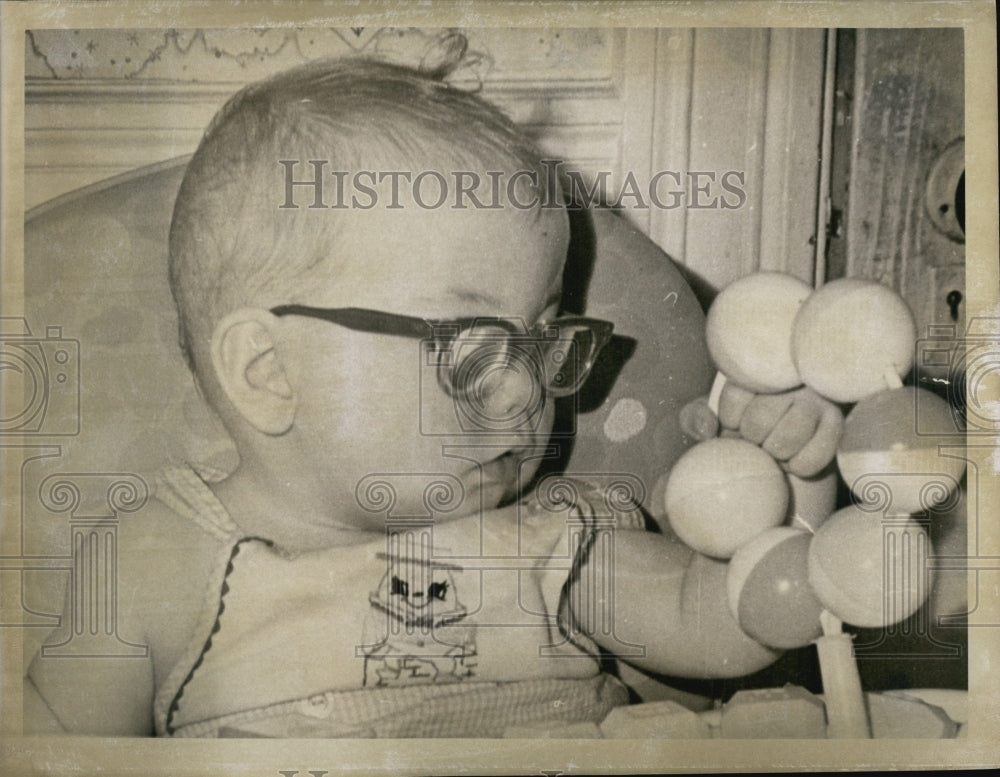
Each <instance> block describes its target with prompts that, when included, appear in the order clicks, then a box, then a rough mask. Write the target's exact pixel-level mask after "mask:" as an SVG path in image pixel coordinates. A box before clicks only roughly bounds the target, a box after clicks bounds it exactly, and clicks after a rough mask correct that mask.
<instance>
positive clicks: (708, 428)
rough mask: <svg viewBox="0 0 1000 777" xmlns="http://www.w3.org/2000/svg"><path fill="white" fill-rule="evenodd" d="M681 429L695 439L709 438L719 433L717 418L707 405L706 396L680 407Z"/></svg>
mask: <svg viewBox="0 0 1000 777" xmlns="http://www.w3.org/2000/svg"><path fill="white" fill-rule="evenodd" d="M680 425H681V431H682V432H684V434H686V435H688V437H691V438H693V439H695V440H698V441H702V440H710V439H711V438H713V437H715V436H716V435H717V434H718V433H719V419H718V418H717V417H716V415H715V413H713V412H712V411H711V409H710V408H709V407H708V397H698V398H697V399H693V400H691V401H690V402H688V403H687V404H686V405H684V407H682V408H681V414H680Z"/></svg>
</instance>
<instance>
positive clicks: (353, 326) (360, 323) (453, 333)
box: [269, 303, 615, 397]
mask: <svg viewBox="0 0 1000 777" xmlns="http://www.w3.org/2000/svg"><path fill="white" fill-rule="evenodd" d="M269 312H270V313H271V314H272V315H275V316H278V317H279V318H281V317H283V316H304V317H306V318H314V319H320V320H322V321H327V322H329V323H331V324H336V325H338V326H342V327H344V328H346V329H350V330H352V331H355V332H366V333H370V334H384V335H390V336H394V337H409V338H414V339H421V340H430V341H435V342H437V341H438V340H440V339H442V333H446V334H445V336H446V337H447V338H450V339H451V341H454V340H456V339H457V338H458V337H459V335H460V334H461V333H462V332H463V331H466V330H468V329H471V328H472V327H474V326H476V325H482V324H484V323H485V324H489V325H491V326H499V327H500V328H501V329H504V330H506V331H507V332H508V333H509V334H511V335H515V336H518V335H519V336H521V337H524V338H527V337H531V336H532V335H531V334H530V333H531V332H534V331H536V330H537V329H538V328H539V327H545V326H552V325H553V324H555V323H556V322H557V321H558V322H561V323H563V324H567V325H574V324H575V325H578V326H584V327H586V328H587V329H589V330H590V331H591V332H592V333H593V336H594V343H595V344H594V346H593V348H592V349H591V354H590V358H589V360H588V361H587V363H586V364H584V365H583V366H582V367H580V368H579V372H580V374H581V375H582V376H583V377H582V378H581V379H580V380H579V381H578V385H576V386H575V387H574V388H573V389H572V390H570V391H565V392H559V391H556V390H554V389H553V388H551V387H549V386H544V389H545V390H546V391H547V392H548V393H549V394H551V395H552V396H556V397H559V396H572V395H573V394H575V393H576V392H577V391H579V390H580V388H581V387H582V386H583V384H584V383H585V382H586V379H587V377H588V376H589V374H590V371H591V369H593V366H594V363H595V362H596V361H597V356H598V354H600V352H601V350H602V349H603V348H604V346H606V345H607V344H608V341H609V340H610V339H611V335H612V333H613V332H614V326H615V325H614V324H613V323H612V322H610V321H605V320H603V319H599V318H588V317H587V316H556V317H555V318H554V319H552V320H551V321H544V322H540V323H538V324H535V325H534V326H533V327H531V330H530V332H529V333H525V332H524V331H518V330H519V328H518V327H517V325H516V324H514V323H513V322H512V320H511V319H510V318H504V317H502V316H466V317H462V318H455V319H429V318H421V317H419V316H408V315H404V314H401V313H387V312H385V311H382V310H372V309H370V308H356V307H347V308H322V307H315V306H312V305H301V304H298V303H291V304H285V305H277V306H275V307H272V308H270V311H269ZM522 329H523V328H522ZM439 383H441V385H442V389H443V390H444V391H445V392H446V393H448V394H449V395H451V392H450V391H449V390H448V389H447V388H445V385H444V383H443V382H441V380H440V379H439Z"/></svg>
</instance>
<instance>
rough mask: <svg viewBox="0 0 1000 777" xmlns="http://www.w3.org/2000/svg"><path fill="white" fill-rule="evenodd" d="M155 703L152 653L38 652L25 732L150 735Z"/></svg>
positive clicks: (27, 693)
mask: <svg viewBox="0 0 1000 777" xmlns="http://www.w3.org/2000/svg"><path fill="white" fill-rule="evenodd" d="M49 642H50V643H52V642H53V640H49ZM152 709H153V667H152V662H151V660H150V658H149V657H148V656H147V657H145V658H117V657H111V656H105V657H97V658H82V657H80V656H61V657H58V658H56V657H43V656H41V655H38V656H36V657H35V660H34V661H33V662H32V664H31V667H30V668H29V670H28V676H27V678H26V679H25V683H24V732H25V733H26V734H41V733H52V732H57V731H68V732H72V733H75V734H103V735H108V736H150V735H152V733H153V716H152Z"/></svg>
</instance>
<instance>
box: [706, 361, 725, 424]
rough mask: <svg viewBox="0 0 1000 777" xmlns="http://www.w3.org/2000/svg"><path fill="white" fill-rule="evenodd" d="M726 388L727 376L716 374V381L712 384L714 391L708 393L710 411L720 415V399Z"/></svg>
mask: <svg viewBox="0 0 1000 777" xmlns="http://www.w3.org/2000/svg"><path fill="white" fill-rule="evenodd" d="M725 386H726V376H725V375H723V374H722V373H721V372H716V373H715V380H714V381H713V382H712V389H711V391H709V392H708V409H709V410H711V411H712V412H713V413H715V415H716V416H718V415H719V398H720V397H721V396H722V389H724V388H725Z"/></svg>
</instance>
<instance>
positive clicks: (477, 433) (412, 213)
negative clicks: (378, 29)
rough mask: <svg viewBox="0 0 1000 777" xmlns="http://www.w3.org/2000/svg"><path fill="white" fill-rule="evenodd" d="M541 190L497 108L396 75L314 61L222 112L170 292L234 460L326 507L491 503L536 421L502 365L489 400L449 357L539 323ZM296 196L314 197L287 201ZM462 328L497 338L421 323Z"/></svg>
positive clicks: (185, 210) (405, 73) (543, 295)
mask: <svg viewBox="0 0 1000 777" xmlns="http://www.w3.org/2000/svg"><path fill="white" fill-rule="evenodd" d="M548 172H549V171H548V170H547V169H546V167H545V165H544V164H543V163H542V160H541V158H540V155H539V153H538V152H537V150H536V149H535V147H534V146H533V144H532V143H531V142H529V141H528V140H527V139H526V138H525V137H524V136H523V135H522V134H521V133H520V131H519V130H518V129H517V128H516V127H515V126H514V125H513V124H512V123H511V122H510V121H509V120H508V119H507V118H506V117H505V116H504V115H503V114H502V113H500V112H499V111H498V110H496V109H495V108H493V107H492V106H489V105H488V104H487V103H485V102H483V101H482V100H481V99H479V98H478V97H476V96H475V95H472V94H469V93H466V92H463V91H461V90H458V89H455V88H453V87H450V86H448V85H446V84H444V83H441V82H439V81H437V80H435V79H433V78H430V77H427V76H424V75H421V74H419V73H416V72H414V71H411V70H408V69H405V68H401V67H396V66H392V65H387V64H377V63H372V62H368V61H363V60H342V61H336V62H324V63H317V64H312V65H308V66H305V67H302V68H298V69H296V70H292V71H288V72H286V73H283V74H281V75H279V76H277V77H274V78H271V79H268V80H266V81H264V82H261V83H259V84H255V85H252V86H250V87H247V88H246V89H244V90H243V91H241V92H240V93H239V94H238V95H236V96H235V97H234V98H233V99H232V100H230V102H229V103H227V105H226V106H225V107H224V108H223V109H222V110H221V111H220V113H219V114H218V115H217V116H216V118H215V119H214V120H213V122H212V124H211V125H210V126H209V128H208V130H207V131H206V134H205V137H204V139H203V140H202V143H201V145H200V146H199V148H198V151H197V152H196V153H195V155H194V157H193V158H192V160H191V162H190V164H189V167H188V170H187V173H186V175H185V178H184V182H183V184H182V186H181V190H180V193H179V195H178V199H177V204H176V207H175V210H174V218H173V223H172V225H171V234H170V280H171V288H172V290H173V293H174V297H175V300H176V302H177V307H178V312H179V317H180V327H181V344H182V347H183V349H184V351H185V354H186V356H187V358H188V360H189V363H190V365H191V366H192V369H193V371H194V373H195V375H196V378H197V380H198V382H199V384H200V385H201V387H202V389H203V391H204V393H205V395H206V397H207V398H208V400H209V402H210V403H211V404H213V406H214V407H215V408H216V409H217V410H218V411H219V413H220V415H221V416H222V418H223V420H224V421H225V422H226V425H227V428H229V431H230V432H231V434H232V435H233V437H234V439H235V441H236V444H237V447H238V449H239V451H240V455H241V459H243V461H244V462H248V461H249V462H252V463H253V464H254V465H255V466H257V467H265V468H272V469H278V470H281V469H284V470H293V472H294V475H295V476H296V477H301V478H309V479H310V480H309V481H308V482H310V483H315V482H316V479H320V480H321V481H324V479H325V481H324V482H327V483H328V484H329V485H330V487H331V488H332V491H330V492H329V493H327V494H325V495H324V497H323V498H325V499H333V500H341V501H343V500H344V499H345V498H346V497H347V496H348V495H350V496H351V497H352V498H353V495H354V489H355V487H356V486H357V484H358V483H359V482H360V481H361V480H362V479H363V478H364V477H365V476H366V475H369V474H372V473H396V474H407V475H416V474H420V473H435V472H443V473H446V474H450V475H452V476H454V477H457V478H458V479H459V480H460V481H461V484H462V488H463V489H465V490H467V491H470V495H471V492H476V496H480V495H481V496H482V497H483V504H484V506H487V507H488V506H492V505H493V504H496V503H497V502H499V501H501V500H502V499H504V498H509V497H510V496H512V493H511V491H512V487H513V484H514V482H515V481H517V479H518V478H519V477H520V478H522V479H523V478H525V477H526V476H530V474H531V472H533V471H534V469H535V468H536V467H537V461H536V457H537V455H538V454H537V453H536V449H535V447H534V446H541V445H542V444H543V443H544V441H545V439H546V438H547V436H548V434H549V431H550V429H551V424H552V411H551V403H550V402H546V401H545V392H544V391H543V390H540V389H539V387H538V386H537V385H533V384H532V382H531V381H528V382H524V381H522V382H521V383H520V384H519V383H518V381H517V380H508V379H507V378H509V377H510V376H511V375H514V374H515V373H519V372H520V373H522V374H523V373H525V371H526V370H527V365H526V364H523V363H521V362H523V361H524V360H523V359H522V360H521V361H518V360H517V359H514V360H513V362H511V363H509V364H508V365H507V366H506V367H505V368H504V370H502V373H503V375H504V376H506V377H505V378H504V380H499V379H498V378H497V377H496V376H497V373H496V372H495V371H493V372H491V368H489V366H488V364H487V362H488V360H485V361H483V362H482V363H483V365H487V366H486V367H483V368H482V369H478V371H477V370H476V369H473V370H472V372H470V373H469V375H463V374H460V371H458V370H455V369H454V368H453V367H452V366H450V362H449V360H450V359H451V356H449V355H448V353H451V354H455V353H459V354H468V353H471V352H473V350H475V349H476V344H477V343H486V344H490V343H498V342H500V339H499V338H498V336H497V335H498V334H501V333H503V331H504V330H503V327H504V326H506V327H508V328H509V329H510V331H511V332H513V333H514V334H515V336H516V335H518V334H520V335H521V336H522V339H523V338H525V337H526V336H527V335H528V332H529V330H530V328H531V327H533V326H535V325H536V324H538V323H539V322H541V321H548V320H550V319H552V318H554V317H555V315H556V313H557V311H558V308H559V300H560V292H561V278H562V265H563V262H564V259H565V255H566V248H567V241H568V226H567V220H566V214H565V212H564V210H563V209H562V208H561V206H559V204H558V196H559V195H558V192H557V191H555V185H554V184H553V183H551V178H552V176H550V175H548V174H547V173H548ZM359 173H361V175H360V176H359ZM317 177H318V179H320V180H322V192H320V191H319V190H317V188H316V186H313V185H300V184H299V183H296V182H301V181H310V180H314V179H317ZM477 179H478V183H477ZM463 189H464V191H463ZM456 206H459V207H456ZM307 308H308V309H307ZM345 308H349V309H356V308H361V309H364V310H365V311H367V312H365V313H352V312H346V313H345V312H343V309H345ZM320 309H321V310H320ZM330 310H333V311H340V312H333V313H330V312H323V311H330ZM372 311H374V313H373V312H372ZM385 314H391V315H389V316H387V315H385ZM477 317H503V318H504V319H505V323H504V324H503V325H502V326H499V325H494V326H492V327H491V328H487V329H485V330H475V332H474V334H473V336H472V337H471V344H470V341H469V333H468V330H463V332H464V334H463V337H464V338H465V339H459V341H458V342H457V344H456V343H454V342H451V343H450V345H449V342H450V341H449V340H448V334H449V327H448V325H447V324H444V325H441V326H437V327H435V326H434V325H432V324H426V323H424V322H426V321H432V322H442V321H443V322H448V321H456V320H461V319H469V318H477ZM324 318H325V319H326V320H324ZM498 326H499V328H498ZM452 329H454V327H452ZM435 338H436V339H437V342H438V346H437V350H434V346H433V345H432V344H431V343H432V342H434V341H435ZM442 342H443V343H445V345H444V346H442V345H441V343H442ZM525 342H527V343H528V344H529V345H530V343H531V342H532V341H531V340H530V338H528V340H526V341H525ZM449 348H450V350H449ZM486 350H487V351H489V348H487V349H486ZM495 350H496V348H495V347H494V352H495ZM521 350H524V349H521ZM524 352H525V353H529V352H530V353H534V350H533V348H532V347H528V348H527V350H525V351H524ZM529 361H530V359H529ZM549 366H550V367H552V366H553V365H549ZM522 368H523V369H522ZM528 371H530V370H528ZM556 371H558V370H556ZM522 377H523V375H522ZM536 377H537V376H536ZM560 379H561V378H559V377H556V376H554V377H553V378H552V380H553V381H556V382H558V380H560ZM542 381H543V382H544V381H545V378H542ZM535 383H537V381H535ZM495 385H502V386H503V388H504V391H508V392H513V394H516V395H517V396H508V397H504V396H502V395H501V394H499V393H498V392H496V391H493V390H492V387H493V386H495ZM512 386H513V388H512ZM556 393H558V391H557V392H556ZM487 395H489V401H488V402H486V404H483V402H484V401H485V400H484V397H486V396H487ZM457 398H461V399H462V401H461V402H457V401H456V399H457ZM477 402H478V404H477ZM504 403H506V405H505V404H504ZM511 407H519V408H520V410H519V411H510V412H508V411H509V410H510V408H511ZM462 408H465V409H464V410H463V409H462ZM469 408H471V410H469ZM466 411H468V412H466ZM448 445H451V446H453V447H451V448H448V447H447V446H448ZM454 446H458V447H454ZM483 463H485V466H482V468H481V469H480V465H481V464H483ZM480 474H481V475H482V479H480V478H479V475H480ZM473 481H475V482H473ZM493 481H495V482H493ZM480 492H482V493H480ZM414 498H417V497H416V496H414Z"/></svg>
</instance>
